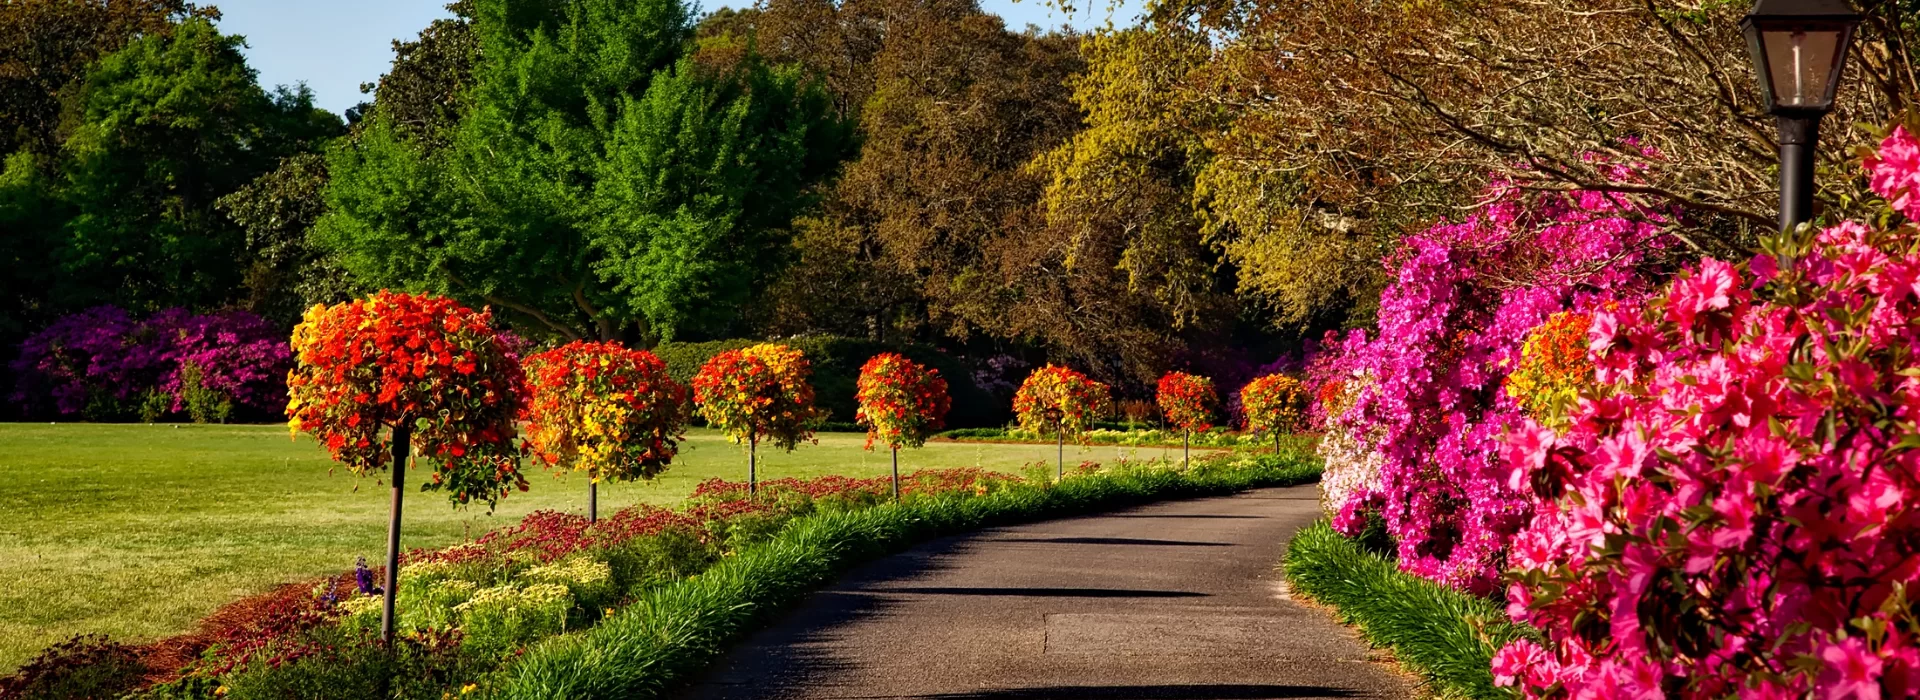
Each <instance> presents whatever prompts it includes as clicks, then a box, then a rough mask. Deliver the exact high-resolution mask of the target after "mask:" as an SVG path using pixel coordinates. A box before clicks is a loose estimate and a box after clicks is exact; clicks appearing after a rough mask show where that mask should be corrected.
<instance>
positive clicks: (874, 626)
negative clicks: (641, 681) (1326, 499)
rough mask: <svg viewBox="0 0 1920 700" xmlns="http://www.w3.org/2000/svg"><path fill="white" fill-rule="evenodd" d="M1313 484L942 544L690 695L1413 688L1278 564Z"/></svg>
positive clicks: (850, 593) (1367, 693)
mask: <svg viewBox="0 0 1920 700" xmlns="http://www.w3.org/2000/svg"><path fill="white" fill-rule="evenodd" d="M1318 496H1319V488H1318V487H1317V486H1312V485H1309V486H1300V487H1294V488H1286V489H1265V490H1260V491H1252V492H1248V493H1244V494H1240V495H1237V496H1229V497H1223V498H1208V499H1196V500H1189V501H1174V502H1168V503H1160V504H1155V505H1151V506H1145V507H1141V508H1135V509H1133V510H1127V511H1121V512H1117V513H1111V514H1107V515H1099V516H1091V517H1084V518H1073V519H1067V520H1052V521H1047V522H1042V523H1034V524H1030V525H1020V526H1014V527H1003V528H995V529H991V530H984V531H981V532H977V533H972V534H969V535H963V536H958V537H950V538H946V539H941V540H935V541H933V542H929V543H926V544H923V545H921V546H918V547H915V548H913V549H911V550H908V551H906V552H904V553H901V554H898V555H895V556H892V557H887V558H885V559H881V560H879V561H875V562H872V563H870V564H868V565H866V566H864V567H861V568H859V569H856V570H854V571H853V572H852V573H850V574H849V575H847V576H846V577H845V578H843V579H841V580H840V581H839V582H838V583H837V584H835V585H834V586H833V587H832V588H829V589H827V590H824V591H821V592H818V593H815V594H813V595H812V596H809V597H808V598H806V599H805V600H804V601H802V603H801V604H800V605H799V606H797V607H796V608H795V609H794V610H793V611H792V612H790V613H789V614H788V615H786V616H785V617H784V618H782V619H781V620H779V621H777V622H776V623H775V624H774V625H773V626H771V627H769V628H767V629H765V630H762V631H761V632H759V633H758V634H755V635H753V636H751V637H749V638H748V639H747V640H746V641H745V642H743V643H742V644H740V645H739V646H737V647H735V648H734V649H733V650H732V651H730V652H729V653H728V654H727V656H726V657H725V658H724V659H723V660H722V661H721V662H720V663H719V664H717V665H716V666H715V667H714V670H712V671H710V672H709V673H708V674H707V675H706V676H704V677H703V678H701V679H700V680H699V681H698V682H696V683H695V684H694V685H693V686H691V687H689V688H687V689H686V692H685V693H684V694H683V696H684V697H686V698H689V699H694V700H748V699H761V698H782V699H785V698H807V699H811V698H862V699H876V700H877V699H881V698H964V699H969V700H1040V699H1046V698H1093V699H1108V698H1124V699H1128V700H1132V699H1148V698H1159V699H1164V700H1214V699H1236V700H1237V699H1246V698H1405V697H1411V691H1410V690H1409V687H1410V685H1409V683H1408V682H1407V681H1406V680H1405V679H1404V678H1403V677H1401V676H1399V675H1398V674H1396V673H1394V672H1393V671H1391V670H1389V668H1388V667H1387V666H1386V665H1384V664H1382V663H1380V662H1379V661H1378V660H1377V657H1376V656H1375V654H1374V653H1373V652H1370V651H1369V650H1368V649H1367V646H1366V644H1365V643H1363V642H1361V641H1360V640H1359V639H1358V638H1357V637H1356V636H1355V635H1354V633H1353V632H1352V631H1350V630H1348V629H1346V628H1343V627H1341V626H1340V625H1338V624H1335V623H1334V622H1333V620H1332V619H1331V617H1330V616H1329V615H1328V614H1327V613H1326V612H1324V611H1321V610H1314V609H1309V608H1306V607H1303V606H1301V605H1299V604H1297V603H1294V602H1292V601H1290V600H1288V599H1287V595H1286V588H1285V585H1284V583H1283V582H1282V579H1281V577H1280V574H1279V572H1278V571H1276V570H1275V569H1274V564H1275V563H1276V562H1278V561H1279V559H1280V555H1281V552H1282V551H1283V549H1284V547H1285V543H1286V541H1287V539H1288V538H1290V537H1292V535H1293V532H1294V531H1295V530H1297V529H1299V528H1300V527H1301V526H1304V525H1306V524H1307V523H1310V522H1312V521H1313V519H1314V518H1316V517H1318V516H1319V508H1318V504H1317V500H1316V499H1317V498H1318Z"/></svg>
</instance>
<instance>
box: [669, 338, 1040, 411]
mask: <svg viewBox="0 0 1920 700" xmlns="http://www.w3.org/2000/svg"><path fill="white" fill-rule="evenodd" d="M764 342H773V343H780V344H783V345H788V346H791V347H793V348H795V349H797V350H799V351H800V352H803V353H806V356H807V360H808V361H809V362H811V363H812V365H813V379H812V382H813V392H814V401H815V403H817V404H818V405H819V406H821V407H822V408H825V409H827V412H828V413H829V414H830V415H829V417H828V420H830V421H833V422H835V423H838V424H841V425H842V426H845V425H851V424H852V423H853V412H854V409H855V408H857V407H856V406H855V403H854V398H853V396H854V391H855V386H854V385H855V384H856V383H857V382H858V381H859V379H860V367H861V365H865V364H866V363H867V360H869V359H872V357H873V356H874V355H878V354H880V353H883V352H897V353H900V354H902V355H905V356H907V358H908V359H911V360H913V361H914V362H918V363H920V364H923V365H926V366H928V367H932V368H934V369H936V370H939V371H940V376H941V377H942V378H944V379H946V380H947V393H948V395H949V396H951V397H952V398H953V408H952V410H951V411H950V412H949V413H948V414H947V424H948V425H952V426H960V427H970V426H982V425H998V424H1000V423H1003V422H1005V421H1006V420H1007V417H1008V416H1009V415H1011V414H1012V410H1011V408H1010V407H1008V406H1004V405H1002V403H1003V402H1001V401H999V400H997V399H995V398H994V397H993V395H991V394H989V393H987V392H986V391H985V390H983V389H981V388H980V387H978V386H976V385H974V383H973V374H972V373H971V372H969V371H968V370H967V368H966V366H965V365H964V364H962V363H961V362H960V361H959V360H957V359H955V358H954V357H953V356H952V355H948V354H947V353H944V352H941V351H940V350H939V349H936V348H932V347H928V346H925V345H913V344H902V343H877V342H874V341H871V340H863V339H859V338H846V337H841V336H825V335H823V336H804V337H800V338H786V339H781V340H772V341H765V340H751V339H746V338H735V339H731V340H713V341H707V342H704V343H661V344H660V345H659V346H658V347H655V348H654V349H653V354H655V355H658V356H659V357H660V360H661V361H662V362H665V363H666V364H667V374H670V375H673V378H675V379H678V380H680V381H682V382H685V381H690V380H692V379H693V375H694V374H696V373H698V372H699V371H700V366H701V365H704V364H706V363H707V360H709V359H712V358H713V356H714V355H718V354H720V353H723V352H726V351H728V350H738V349H740V348H744V347H747V346H750V345H756V344H759V343H764Z"/></svg>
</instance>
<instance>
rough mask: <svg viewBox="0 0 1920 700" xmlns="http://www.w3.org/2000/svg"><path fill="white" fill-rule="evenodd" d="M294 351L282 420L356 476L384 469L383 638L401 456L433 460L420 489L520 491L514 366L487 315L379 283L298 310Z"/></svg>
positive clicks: (483, 495)
mask: <svg viewBox="0 0 1920 700" xmlns="http://www.w3.org/2000/svg"><path fill="white" fill-rule="evenodd" d="M293 352H294V368H293V370H292V371H291V372H288V373H287V393H288V396H289V400H288V402H287V417H288V418H289V420H288V421H287V425H288V427H289V428H290V429H291V430H292V431H294V432H295V433H298V432H299V431H302V430H304V431H306V432H308V433H310V434H312V435H313V436H314V437H315V438H316V439H318V440H319V441H320V442H321V444H323V445H326V447H327V451H328V452H329V453H331V454H332V455H333V458H334V459H335V460H336V461H339V462H340V463H342V464H345V465H346V466H347V468H348V469H349V470H352V471H353V473H355V474H362V475H364V474H368V473H375V472H379V471H381V470H383V469H386V468H387V466H388V464H392V466H393V509H392V514H391V519H390V521H389V522H388V530H387V572H386V587H385V589H384V591H385V594H386V607H385V613H384V615H383V617H382V621H381V633H382V634H383V635H384V636H385V638H387V639H391V638H392V636H393V594H394V588H395V585H394V584H395V576H396V574H397V573H398V568H399V567H398V566H397V560H398V557H399V554H400V504H401V493H402V488H403V487H404V485H405V483H406V464H407V457H408V456H409V455H410V454H411V453H414V452H417V453H419V454H420V455H421V456H422V457H425V458H426V459H427V460H428V462H429V463H430V464H431V465H432V467H433V474H432V476H431V477H429V480H428V481H427V483H426V484H423V485H422V486H421V488H422V490H444V491H446V492H447V496H448V497H449V498H450V499H452V500H453V501H454V502H455V503H460V504H465V503H469V502H471V501H474V500H482V501H486V502H487V504H488V506H489V507H491V506H493V505H494V504H495V503H497V502H498V501H499V499H500V498H501V497H502V496H505V495H506V494H507V491H508V490H509V489H511V488H519V489H521V490H525V489H526V487H527V481H526V478H525V477H523V476H521V474H520V466H519V463H520V460H519V452H518V450H517V449H516V448H515V446H514V418H515V417H516V416H518V415H519V414H520V409H521V405H522V402H523V396H524V394H525V389H524V384H523V381H524V378H523V375H522V374H521V372H520V364H519V362H518V361H517V360H516V359H515V358H514V356H513V355H512V353H510V352H509V351H508V350H507V348H506V347H505V346H504V345H503V344H502V342H501V341H500V338H499V337H498V335H497V334H496V332H495V329H494V327H493V317H492V315H491V314H490V313H488V312H486V311H481V312H475V311H474V310H472V309H469V308H467V307H465V306H462V305H460V304H459V303H457V302H454V301H452V300H450V299H444V298H440V297H435V296H430V295H424V294H422V295H412V294H399V293H394V292H386V291H382V292H380V293H378V294H374V295H373V296H370V297H368V298H366V299H361V300H358V301H351V302H347V303H344V304H339V305H336V306H315V307H313V308H312V309H308V310H307V313H306V319H305V320H304V321H303V322H301V323H300V325H298V326H296V327H295V328H294V329H293ZM389 456H390V458H391V460H392V461H391V462H389V461H388V459H389Z"/></svg>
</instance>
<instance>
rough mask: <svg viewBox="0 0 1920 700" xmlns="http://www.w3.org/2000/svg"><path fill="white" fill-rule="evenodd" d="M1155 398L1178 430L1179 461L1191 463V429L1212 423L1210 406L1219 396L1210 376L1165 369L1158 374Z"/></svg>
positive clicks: (1211, 408)
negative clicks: (1158, 382) (1166, 371)
mask: <svg viewBox="0 0 1920 700" xmlns="http://www.w3.org/2000/svg"><path fill="white" fill-rule="evenodd" d="M1155 398H1156V399H1157V400H1158V401H1159V403H1160V415H1162V416H1166V418H1167V424H1168V425H1170V426H1173V427H1175V428H1179V429H1180V431H1181V437H1180V455H1181V456H1180V460H1181V465H1182V466H1186V465H1189V464H1192V453H1191V447H1192V443H1193V431H1196V430H1198V431H1201V432H1205V431H1207V430H1208V429H1211V428H1212V427H1213V422H1212V421H1213V407H1214V405H1215V404H1218V403H1220V396H1219V395H1218V394H1216V393H1214V391H1213V380H1211V379H1208V378H1206V377H1202V376H1198V375H1193V374H1187V373H1186V372H1168V373H1166V374H1165V375H1164V376H1161V377H1160V386H1159V387H1158V391H1157V392H1156V396H1155Z"/></svg>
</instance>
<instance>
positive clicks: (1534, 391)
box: [1506, 305, 1617, 428]
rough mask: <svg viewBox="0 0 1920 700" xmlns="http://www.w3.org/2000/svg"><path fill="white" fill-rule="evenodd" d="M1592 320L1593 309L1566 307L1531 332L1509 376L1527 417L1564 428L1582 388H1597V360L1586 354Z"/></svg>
mask: <svg viewBox="0 0 1920 700" xmlns="http://www.w3.org/2000/svg"><path fill="white" fill-rule="evenodd" d="M1616 306H1617V305H1616ZM1608 310H1609V311H1611V310H1613V309H1608ZM1592 323H1593V315H1592V314H1587V313H1581V312H1577V311H1561V312H1559V313H1556V314H1553V315H1552V316H1548V317H1547V320H1546V322H1545V323H1542V324H1540V325H1539V326H1538V327H1536V328H1534V329H1533V330H1532V331H1530V332H1529V333H1528V334H1527V339H1526V341H1525V342H1524V343H1522V344H1521V346H1520V362H1519V364H1518V365H1517V366H1515V367H1514V369H1513V372H1512V373H1510V374H1508V375H1507V381H1506V391H1507V396H1509V397H1511V398H1512V399H1513V401H1514V403H1515V404H1517V405H1518V406H1519V407H1520V411H1521V412H1522V413H1525V414H1526V415H1527V417H1529V418H1532V419H1534V420H1537V421H1540V422H1541V423H1542V424H1544V425H1547V426H1550V427H1554V428H1562V427H1565V426H1566V423H1567V422H1566V418H1565V416H1566V415H1567V414H1568V413H1570V412H1571V411H1570V409H1572V408H1573V405H1574V403H1575V402H1577V401H1579V399H1580V392H1581V390H1582V389H1588V390H1591V389H1595V388H1596V387H1595V386H1594V380H1593V361H1592V360H1589V359H1588V358H1587V345H1588V340H1587V327H1588V326H1590V325H1592Z"/></svg>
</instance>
